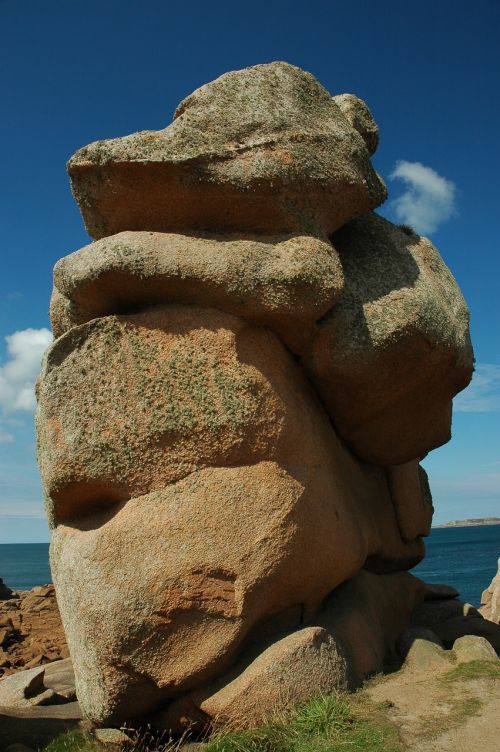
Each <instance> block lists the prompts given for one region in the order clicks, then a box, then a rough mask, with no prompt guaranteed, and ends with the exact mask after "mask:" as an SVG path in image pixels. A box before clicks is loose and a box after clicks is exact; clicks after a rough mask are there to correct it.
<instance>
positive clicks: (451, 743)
mask: <svg viewBox="0 0 500 752" xmlns="http://www.w3.org/2000/svg"><path fill="white" fill-rule="evenodd" d="M449 671H450V667H442V666H439V667H432V668H430V669H429V668H427V669H426V670H425V671H422V672H418V671H412V670H409V669H408V668H406V669H404V670H401V671H399V672H397V673H395V674H391V675H389V676H386V677H383V678H381V679H378V680H375V681H374V682H372V683H371V685H369V686H368V688H367V692H368V695H369V696H370V698H371V699H372V700H374V701H375V702H377V703H388V705H389V706H390V707H389V710H388V717H389V719H390V720H391V721H392V722H393V723H394V724H395V725H396V727H397V728H398V731H399V734H400V737H401V740H402V742H403V743H404V745H405V746H406V747H407V749H408V750H409V752H470V750H471V749H476V750H480V752H500V662H499V669H498V676H497V677H492V678H481V679H463V678H462V679H457V680H454V681H449V680H447V678H446V674H448V673H449Z"/></svg>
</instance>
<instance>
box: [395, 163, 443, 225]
mask: <svg viewBox="0 0 500 752" xmlns="http://www.w3.org/2000/svg"><path fill="white" fill-rule="evenodd" d="M389 178H390V179H391V180H396V179H400V180H403V182H404V183H405V186H406V190H405V192H404V193H403V194H402V195H401V196H399V197H398V198H396V199H394V201H391V203H390V208H391V209H392V211H393V212H394V214H395V215H396V217H397V219H398V221H399V222H401V223H404V224H408V225H410V226H411V227H412V228H413V229H414V230H416V232H418V233H420V234H423V235H428V234H431V233H433V232H435V231H436V230H437V228H438V227H439V225H441V224H442V223H443V222H446V220H447V219H449V218H450V217H451V216H453V214H456V209H455V194H456V187H455V184H454V183H452V182H451V180H447V179H446V178H443V177H442V176H441V175H439V174H438V173H437V172H436V171H435V170H433V169H432V168H431V167H426V166H425V165H423V164H421V163H420V162H407V161H405V160H401V161H400V162H397V163H396V166H395V167H394V170H393V171H392V172H391V174H390V175H389Z"/></svg>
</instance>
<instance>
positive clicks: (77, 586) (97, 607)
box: [37, 63, 472, 730]
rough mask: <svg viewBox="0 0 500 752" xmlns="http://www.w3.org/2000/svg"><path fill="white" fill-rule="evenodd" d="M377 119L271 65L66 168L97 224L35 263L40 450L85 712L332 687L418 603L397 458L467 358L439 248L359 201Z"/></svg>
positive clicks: (182, 716)
mask: <svg viewBox="0 0 500 752" xmlns="http://www.w3.org/2000/svg"><path fill="white" fill-rule="evenodd" d="M377 138H378V131H377V128H376V125H375V123H374V122H373V120H372V118H371V115H370V113H369V110H368V108H367V107H366V105H365V104H364V103H363V102H361V101H360V100H357V99H356V98H355V97H353V96H352V95H342V96H340V97H339V96H338V97H334V98H333V99H332V97H331V96H330V94H328V92H326V90H325V89H323V87H322V86H321V85H320V84H319V83H318V82H317V81H316V80H315V79H314V77H313V76H311V75H310V74H307V73H304V72H303V71H300V70H299V69H297V68H294V67H293V66H289V65H287V64H285V63H272V64H270V65H265V66H256V67H254V68H249V69H245V70H244V71H237V72H234V73H230V74H227V75H226V76H222V77H221V78H220V79H218V80H217V81H215V82H213V83H211V84H208V85H207V86H205V87H202V88H201V89H199V90H197V91H196V92H195V93H194V94H193V95H191V96H190V97H188V98H187V99H186V100H185V101H184V102H183V103H182V104H181V105H180V107H179V108H178V110H177V113H176V118H175V120H174V123H173V124H172V125H170V126H169V127H168V128H166V129H165V130H164V131H160V132H158V133H151V132H143V133H140V134H135V135H133V136H130V137H126V138H124V139H116V140H113V141H110V142H98V143H97V144H92V145H91V146H90V147H87V148H86V149H83V150H80V151H79V152H78V153H77V154H76V155H75V157H74V158H73V159H72V160H70V164H69V171H70V174H71V177H72V181H73V190H74V193H75V196H76V198H77V200H78V201H79V203H80V206H81V209H82V213H83V215H84V219H85V222H86V224H87V227H88V228H89V231H90V232H91V233H92V234H93V235H94V236H95V237H98V238H101V239H99V240H97V241H96V242H94V243H92V244H91V245H89V246H86V247H85V248H83V249H81V250H80V251H77V252H76V253H72V254H70V255H69V256H67V257H66V258H64V259H62V260H61V261H59V262H58V264H57V265H56V268H55V272H54V291H53V295H52V302H51V317H52V322H53V328H54V333H55V335H56V337H57V339H56V340H55V342H54V344H53V345H52V347H51V348H50V349H49V351H48V352H47V354H46V356H45V359H44V363H43V367H42V374H41V377H40V379H39V383H38V410H37V435H38V457H39V464H40V469H41V473H42V478H43V482H44V487H45V492H46V500H47V513H48V517H49V521H50V524H51V526H52V543H51V566H52V572H53V577H54V583H55V585H56V589H57V597H58V602H59V606H60V609H61V614H62V618H63V623H64V627H65V631H66V634H67V638H68V644H69V647H70V651H71V656H72V658H73V662H74V666H75V675H76V683H77V692H78V698H79V701H80V704H81V707H82V710H83V712H84V714H85V715H86V716H87V717H88V718H90V719H92V720H94V721H95V722H97V723H100V724H103V723H121V722H123V721H125V720H127V721H131V720H134V719H138V720H140V719H144V718H149V719H152V720H153V721H154V724H155V725H156V726H157V727H161V724H162V723H163V724H165V725H166V726H168V727H169V728H171V729H176V730H182V728H183V726H184V725H185V724H186V723H191V722H194V723H198V724H200V725H204V724H205V723H207V722H209V721H210V719H211V718H212V717H213V716H214V715H219V716H221V717H223V716H224V714H226V716H227V717H228V718H233V717H234V716H235V715H237V711H238V708H239V707H240V700H239V699H238V698H242V697H243V696H246V698H247V699H246V701H247V703H250V705H248V708H249V710H248V719H249V722H250V720H251V718H252V717H253V718H254V719H255V718H257V717H258V718H261V717H263V716H265V715H266V713H268V712H272V710H273V709H274V706H275V704H276V701H277V700H278V699H279V698H277V697H274V698H273V697H272V692H270V689H269V688H270V687H272V685H273V683H274V682H277V683H278V684H279V683H280V682H282V684H283V686H288V687H289V689H290V693H291V694H290V697H292V696H293V697H294V698H295V699H296V700H302V699H306V698H307V697H308V696H310V694H311V693H312V692H313V691H314V687H315V686H319V687H321V690H322V691H329V690H331V689H335V688H339V687H346V686H354V685H355V684H356V683H357V682H359V681H360V680H361V679H362V678H363V676H365V675H366V674H367V673H369V672H372V671H376V670H381V668H382V667H383V663H384V660H385V659H386V658H387V656H389V655H390V654H391V651H393V650H394V644H395V641H396V640H397V637H398V635H399V633H400V632H401V631H403V630H404V629H405V628H406V626H407V625H408V622H409V619H410V616H411V612H412V610H413V607H414V606H415V605H416V604H417V603H418V602H419V600H420V599H421V598H422V597H423V595H422V593H423V591H422V587H421V585H420V583H419V581H418V580H416V579H415V578H413V577H412V576H411V575H407V574H403V570H406V569H408V568H410V567H412V566H413V565H414V564H416V563H417V562H418V561H419V560H420V559H421V558H422V556H423V554H424V546H423V542H422V536H425V535H426V534H427V533H428V531H429V528H430V522H431V518H432V499H431V496H430V491H429V487H428V483H427V479H426V476H425V473H424V471H423V470H422V469H421V468H420V467H419V464H418V463H419V459H420V458H421V457H422V456H423V455H424V454H425V453H426V452H427V451H429V450H430V449H432V448H433V447H434V446H436V445H438V444H439V443H442V442H443V441H446V440H447V439H448V437H449V425H450V417H451V411H450V404H451V398H452V397H453V395H454V394H455V393H456V391H458V390H459V389H461V388H463V387H464V386H465V385H466V383H467V381H468V379H469V378H470V374H471V369H472V353H471V348H470V342H469V338H468V318H467V309H466V307H465V303H464V302H463V299H462V297H461V295H460V291H459V290H458V288H457V286H456V283H455V282H454V280H453V278H452V276H451V274H450V272H449V271H448V270H447V269H446V267H445V266H444V264H443V262H442V260H441V259H440V257H439V254H438V253H437V251H436V250H435V249H434V247H433V246H431V244H430V243H429V242H428V241H427V240H425V239H422V238H418V237H415V236H412V237H411V238H409V236H408V235H406V234H404V233H403V232H402V231H401V230H399V229H398V228H396V227H394V226H392V225H391V224H390V223H388V222H387V221H386V220H383V219H382V218H380V217H377V216H376V215H374V214H371V213H370V210H371V209H373V208H374V207H375V206H377V204H378V203H380V202H381V201H382V200H383V198H384V197H385V189H384V188H383V186H382V184H381V182H380V181H379V179H378V177H377V176H376V174H375V173H374V172H373V169H372V167H371V165H370V161H369V156H370V154H371V153H373V151H374V149H375V148H376V144H377ZM360 215H364V216H363V217H361V218H360V219H356V218H357V217H360ZM340 228H342V229H340ZM333 231H335V234H334V235H332V236H331V237H329V233H332V232H333ZM403 235H404V237H403ZM417 361H418V363H419V366H420V367H419V369H418V373H415V363H416V362H417ZM409 364H410V366H409ZM368 386H371V387H372V388H371V389H368ZM398 426H399V427H400V435H399V440H398ZM348 582H351V583H352V584H351V585H349V587H348V589H347V590H345V589H342V588H346V587H347V585H345V584H343V583H348ZM340 586H342V587H340ZM339 587H340V589H339ZM346 593H347V594H348V595H346ZM369 593H372V594H373V593H376V594H377V595H376V597H375V596H373V597H372V596H371V595H369ZM381 604H383V607H382V606H381ZM353 609H354V610H353ZM356 625H358V626H356ZM359 625H363V630H368V632H369V635H367V640H368V643H369V646H370V647H369V650H368V648H367V644H368V643H367V642H366V641H365V642H364V643H363V641H360V640H359V635H357V636H356V634H357V631H358V632H359V629H360V628H361V627H359ZM269 651H270V652H269ZM297 666H300V670H296V667H297ZM292 676H297V681H295V682H293V681H291V677H292ZM312 677H316V679H317V681H316V679H315V680H313V679H312ZM235 682H236V683H235ZM292 686H293V687H294V689H293V691H292ZM259 687H260V688H261V689H262V688H263V687H267V689H266V690H265V691H264V690H262V692H260V693H259V691H257V688H259ZM211 698H215V699H211ZM252 698H253V699H252ZM251 703H253V705H252V704H251ZM250 706H251V707H252V708H254V709H257V708H258V713H257V710H256V712H255V713H254V715H253V716H252V713H251V712H250ZM271 706H273V707H271ZM241 707H243V706H241ZM244 707H247V706H244ZM252 712H253V711H252ZM259 714H260V715H259Z"/></svg>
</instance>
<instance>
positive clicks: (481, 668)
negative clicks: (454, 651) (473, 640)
mask: <svg viewBox="0 0 500 752" xmlns="http://www.w3.org/2000/svg"><path fill="white" fill-rule="evenodd" d="M459 679H500V662H497V663H495V662H494V661H470V662H469V663H459V664H458V666H455V668H454V669H452V670H451V671H448V672H447V673H446V674H444V676H442V677H441V681H444V682H451V681H458V680H459Z"/></svg>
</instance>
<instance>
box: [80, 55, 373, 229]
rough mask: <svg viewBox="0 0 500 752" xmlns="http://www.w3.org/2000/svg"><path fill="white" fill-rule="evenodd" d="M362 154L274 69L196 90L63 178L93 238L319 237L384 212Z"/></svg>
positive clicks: (322, 98)
mask: <svg viewBox="0 0 500 752" xmlns="http://www.w3.org/2000/svg"><path fill="white" fill-rule="evenodd" d="M356 101H360V100H356ZM364 114H365V120H370V122H371V123H373V121H372V119H371V115H370V113H369V111H368V109H367V108H366V112H365V113H364ZM371 127H372V130H373V131H374V132H375V131H376V125H375V123H373V125H372V126H371ZM373 146H374V141H373V139H372V140H371V141H370V146H367V140H366V135H365V134H363V133H361V131H360V129H359V124H358V123H357V121H356V122H354V121H353V119H352V117H350V116H349V115H348V114H346V113H345V112H344V110H343V108H342V107H340V106H339V104H338V103H337V102H336V100H335V98H332V96H331V95H330V94H329V92H328V91H327V90H326V89H325V88H324V87H323V86H322V85H321V84H320V83H319V81H317V79H316V78H315V77H314V76H313V75H312V74H310V73H307V72H305V71H303V70H301V69H300V68H297V67H295V66H293V65H290V64H288V63H284V62H274V63H269V64H265V65H256V66H252V67H250V68H245V69H243V70H239V71H232V72H230V73H226V74H224V75H223V76H220V78H218V79H216V80H215V81H212V82H211V83H208V84H206V85H204V86H202V87H200V88H199V89H197V90H196V91H194V92H193V93H192V94H191V95H190V96H188V97H187V98H186V99H184V100H183V101H182V102H181V103H180V105H179V106H178V108H177V110H176V112H175V115H174V121H173V122H172V123H171V124H170V125H169V126H168V127H167V128H165V129H163V130H160V131H141V132H139V133H134V134H132V135H130V136H125V137H123V138H116V139H110V140H107V141H96V142H94V143H92V144H90V145H89V146H87V147H84V148H83V149H80V150H79V151H77V152H76V154H75V155H74V156H73V157H72V158H71V159H70V161H69V163H68V171H69V175H70V178H71V182H72V189H73V193H74V195H75V198H76V200H77V202H78V204H79V206H80V208H81V211H82V214H83V218H84V221H85V224H86V227H87V230H88V232H89V233H90V235H91V236H93V237H94V238H101V237H104V236H107V235H111V234H114V233H117V232H120V231H123V230H157V231H170V232H172V231H173V232H175V231H186V230H211V231H232V232H235V231H236V232H238V231H241V232H257V233H265V232H269V231H272V232H283V233H286V232H297V231H300V232H307V233H311V234H316V235H321V236H324V235H326V234H329V233H331V232H334V231H335V230H336V229H338V228H339V227H341V226H342V225H344V224H345V223H346V222H349V221H350V220H351V219H353V218H355V217H357V216H360V215H361V214H364V213H366V212H367V211H370V210H371V209H373V208H375V207H376V206H378V205H379V204H381V203H382V202H383V201H384V200H385V198H386V189H385V186H384V184H383V182H382V180H381V179H380V177H379V176H378V175H377V173H376V172H375V171H374V169H373V167H372V165H371V163H370V154H371V153H372V152H373Z"/></svg>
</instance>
